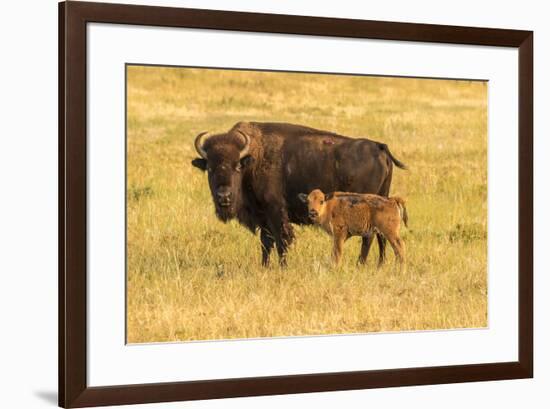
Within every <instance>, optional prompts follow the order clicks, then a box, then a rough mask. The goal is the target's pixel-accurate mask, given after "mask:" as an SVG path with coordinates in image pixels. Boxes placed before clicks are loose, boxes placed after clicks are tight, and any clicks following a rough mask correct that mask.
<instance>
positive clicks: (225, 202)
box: [216, 187, 231, 206]
mask: <svg viewBox="0 0 550 409" xmlns="http://www.w3.org/2000/svg"><path fill="white" fill-rule="evenodd" d="M216 197H217V199H218V203H219V204H220V206H230V205H231V192H230V191H229V188H226V187H222V188H220V189H218V190H217V192H216Z"/></svg>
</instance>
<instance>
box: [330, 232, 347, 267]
mask: <svg viewBox="0 0 550 409" xmlns="http://www.w3.org/2000/svg"><path fill="white" fill-rule="evenodd" d="M333 239H334V241H333V248H332V261H333V263H334V265H336V266H339V265H340V260H341V259H342V251H343V249H344V242H345V241H346V234H345V233H344V232H334V237H333Z"/></svg>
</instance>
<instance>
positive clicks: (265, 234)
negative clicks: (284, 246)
mask: <svg viewBox="0 0 550 409" xmlns="http://www.w3.org/2000/svg"><path fill="white" fill-rule="evenodd" d="M260 240H261V242H262V265H263V266H264V267H267V266H268V265H269V255H270V254H271V250H272V249H273V244H275V240H274V239H273V236H272V235H271V233H269V231H268V230H266V229H260Z"/></svg>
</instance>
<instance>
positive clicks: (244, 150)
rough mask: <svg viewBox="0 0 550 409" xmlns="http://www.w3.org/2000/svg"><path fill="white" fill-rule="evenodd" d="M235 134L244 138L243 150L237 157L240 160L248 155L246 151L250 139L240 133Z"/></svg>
mask: <svg viewBox="0 0 550 409" xmlns="http://www.w3.org/2000/svg"><path fill="white" fill-rule="evenodd" d="M237 132H238V133H240V134H241V135H242V136H243V138H244V148H243V149H242V150H241V154H240V156H239V159H242V158H244V157H245V156H246V155H248V151H249V150H250V137H249V136H248V135H247V134H245V133H244V132H242V131H237Z"/></svg>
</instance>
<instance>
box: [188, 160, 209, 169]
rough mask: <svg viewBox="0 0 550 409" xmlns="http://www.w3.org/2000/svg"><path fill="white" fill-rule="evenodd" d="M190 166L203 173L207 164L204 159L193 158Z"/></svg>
mask: <svg viewBox="0 0 550 409" xmlns="http://www.w3.org/2000/svg"><path fill="white" fill-rule="evenodd" d="M191 165H193V166H194V167H196V168H198V169H200V170H202V171H203V172H204V171H205V170H206V167H207V166H208V163H207V162H206V159H203V158H195V159H193V160H192V161H191Z"/></svg>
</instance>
